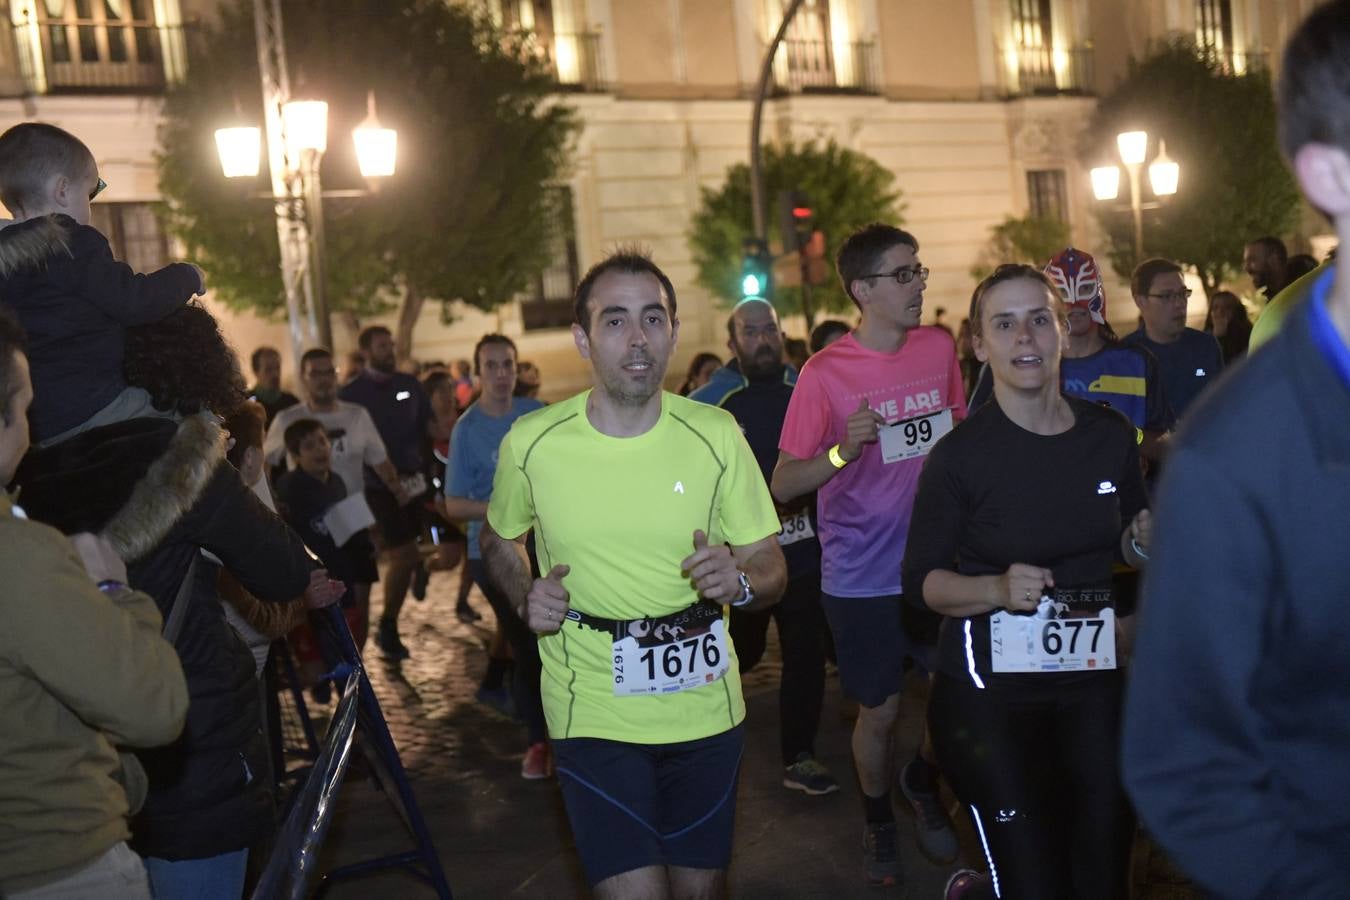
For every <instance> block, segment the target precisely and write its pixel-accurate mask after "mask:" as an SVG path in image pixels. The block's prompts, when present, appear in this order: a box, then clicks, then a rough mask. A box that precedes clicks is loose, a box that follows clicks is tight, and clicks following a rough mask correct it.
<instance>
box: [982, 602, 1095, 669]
mask: <svg viewBox="0 0 1350 900" xmlns="http://www.w3.org/2000/svg"><path fill="white" fill-rule="evenodd" d="M989 661H990V668H991V669H993V671H995V672H1083V671H1097V670H1105V669H1114V668H1116V613H1115V610H1113V609H1112V608H1111V607H1109V606H1107V607H1103V608H1101V609H1097V610H1094V611H1092V613H1090V614H1087V615H1072V614H1070V613H1069V608H1068V605H1067V604H1064V603H1057V602H1056V601H1054V600H1052V599H1050V598H1048V597H1045V598H1042V600H1041V605H1040V607H1039V608H1038V609H1037V610H1036V613H1035V614H1034V615H1014V614H1013V613H1010V612H1008V611H1006V610H1002V611H1000V612H998V613H996V614H995V615H993V616H991V617H990V619H989Z"/></svg>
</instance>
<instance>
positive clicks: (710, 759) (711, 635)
mask: <svg viewBox="0 0 1350 900" xmlns="http://www.w3.org/2000/svg"><path fill="white" fill-rule="evenodd" d="M575 314H576V324H574V325H573V326H572V333H573V336H574V338H575V340H576V344H577V349H578V351H579V352H580V353H581V356H582V357H583V358H584V359H587V360H589V361H590V363H591V367H592V369H593V370H594V372H595V380H596V386H595V388H593V389H592V390H590V391H587V392H585V393H582V394H580V395H578V396H576V397H573V398H572V399H570V400H566V401H563V402H561V403H557V404H555V405H553V406H550V407H547V408H545V409H542V410H538V411H537V412H534V413H531V414H529V415H527V416H525V417H523V418H521V419H519V420H517V421H516V423H515V424H514V425H513V426H512V428H511V431H510V433H509V434H507V436H506V438H505V439H504V440H503V441H502V444H501V449H500V450H499V452H498V464H497V472H496V477H495V480H494V482H493V489H492V500H491V502H490V503H489V505H488V510H487V521H486V523H485V525H484V527H483V534H482V548H483V558H484V560H485V561H486V563H487V567H488V572H489V574H490V576H491V577H492V578H493V580H494V581H495V582H496V583H497V584H498V585H499V586H500V587H501V588H502V589H503V590H504V591H505V593H506V594H507V596H508V597H510V599H511V602H512V603H513V604H514V606H515V607H516V609H517V610H519V611H520V613H521V616H522V618H524V619H525V621H526V622H527V623H528V624H529V626H530V627H531V628H532V629H534V630H535V631H536V632H538V633H539V634H540V635H541V638H540V640H539V655H540V657H541V659H542V662H543V677H542V694H543V700H544V713H545V717H546V718H547V720H548V728H549V736H550V737H551V738H552V739H553V747H554V755H555V759H556V761H557V772H558V778H559V782H560V784H561V786H562V789H563V798H564V801H565V803H566V806H567V811H568V818H569V819H570V820H571V823H572V831H573V834H574V836H575V838H576V844H577V850H578V852H579V853H580V855H581V860H582V865H583V867H584V869H585V871H586V877H587V880H588V881H589V882H590V883H591V885H592V886H593V888H594V890H595V896H596V897H598V898H602V900H604V898H620V897H634V896H643V897H646V896H653V897H656V896H673V897H676V898H683V897H688V898H693V897H706V896H717V895H720V894H721V893H722V889H723V886H724V882H725V870H726V867H727V865H728V863H729V862H730V859H731V831H732V821H733V819H734V812H735V795H736V781H737V776H738V772H739V763H740V757H741V751H742V747H743V741H744V738H743V733H742V728H741V722H742V720H743V719H744V718H745V703H744V700H743V699H742V696H741V684H740V676H739V674H738V667H737V665H736V658H735V651H734V649H733V648H732V645H731V642H730V640H728V638H727V633H726V622H727V611H726V608H727V607H729V606H736V607H739V608H746V609H751V610H753V609H762V608H765V607H768V606H770V605H772V604H773V603H775V602H777V600H778V598H779V596H780V595H781V594H782V591H783V588H784V585H785V583H786V579H787V569H786V565H785V564H784V561H783V554H782V551H781V550H779V548H778V542H777V534H778V528H779V522H778V517H777V515H776V514H775V512H774V506H773V501H772V499H771V498H770V496H769V492H768V490H767V488H766V487H765V485H764V479H763V477H762V476H761V474H760V471H759V466H758V465H757V464H756V462H755V458H754V455H753V454H752V453H751V451H750V447H749V446H748V445H747V444H746V442H745V438H744V437H743V436H742V435H741V432H740V429H739V427H738V426H737V425H736V422H735V420H734V419H733V418H732V417H731V416H730V414H728V413H727V412H726V411H724V410H721V409H718V408H716V407H712V406H708V405H706V404H702V403H696V402H694V401H692V400H687V399H685V398H683V397H678V396H676V395H673V394H669V393H665V392H663V391H662V390H661V384H662V380H663V378H664V376H665V372H666V367H667V365H668V364H669V361H670V356H671V352H672V351H673V349H674V347H675V341H676V337H677V335H678V333H679V321H678V319H676V317H675V290H674V288H673V286H672V285H671V283H670V279H669V278H667V277H666V275H665V273H663V272H662V271H661V270H660V269H659V268H657V266H656V265H655V264H654V263H653V262H652V261H651V260H650V259H648V258H647V257H645V256H641V255H638V254H634V253H619V254H616V255H614V256H611V257H609V258H608V259H606V260H604V261H603V262H601V263H599V264H597V265H596V266H594V267H593V268H592V269H591V270H590V271H589V272H587V274H586V276H585V277H584V278H583V279H582V280H581V283H580V284H579V285H578V286H577V293H576V307H575ZM531 529H533V530H534V532H535V538H536V548H537V551H538V555H539V563H540V569H541V570H547V571H548V575H547V576H546V577H545V578H541V579H531V577H530V570H529V564H528V561H527V558H526V555H525V548H524V540H525V536H526V534H527V533H528V532H529V531H530V530H531ZM574 601H575V602H574Z"/></svg>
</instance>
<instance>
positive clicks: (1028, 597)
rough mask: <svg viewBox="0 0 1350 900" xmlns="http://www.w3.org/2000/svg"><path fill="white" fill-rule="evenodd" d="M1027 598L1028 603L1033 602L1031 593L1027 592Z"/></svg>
mask: <svg viewBox="0 0 1350 900" xmlns="http://www.w3.org/2000/svg"><path fill="white" fill-rule="evenodd" d="M1025 598H1026V601H1027V602H1028V603H1030V602H1031V591H1027V592H1026V595H1025Z"/></svg>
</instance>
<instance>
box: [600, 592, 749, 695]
mask: <svg viewBox="0 0 1350 900" xmlns="http://www.w3.org/2000/svg"><path fill="white" fill-rule="evenodd" d="M693 612H694V614H693V615H682V616H681V619H680V620H677V622H674V623H672V622H663V621H662V620H653V619H637V620H634V621H631V622H625V623H623V625H624V627H625V628H626V629H627V632H628V633H627V634H626V635H625V636H624V637H622V638H620V639H618V640H616V641H614V643H613V663H614V672H613V674H614V694H615V696H618V697H624V696H642V695H646V694H673V693H676V692H678V691H687V690H689V689H690V688H696V687H702V686H703V685H705V684H712V683H713V682H714V681H717V680H718V679H720V678H721V677H722V676H724V675H726V674H727V671H728V670H729V669H730V668H731V653H730V652H729V650H728V645H727V632H726V626H725V625H724V624H723V622H722V612H721V608H720V607H715V606H711V605H708V604H702V605H700V606H697V607H695V608H694V610H693Z"/></svg>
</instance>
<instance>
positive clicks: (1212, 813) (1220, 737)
mask: <svg viewBox="0 0 1350 900" xmlns="http://www.w3.org/2000/svg"><path fill="white" fill-rule="evenodd" d="M1279 91H1280V136H1281V141H1282V143H1283V146H1284V151H1285V153H1286V154H1287V155H1288V157H1289V160H1290V162H1291V164H1292V167H1293V169H1294V170H1295V172H1296V173H1297V175H1298V178H1299V183H1300V184H1301V185H1302V187H1303V191H1304V193H1305V194H1306V195H1307V197H1308V199H1309V200H1310V201H1311V202H1312V204H1313V205H1314V206H1317V207H1318V208H1320V209H1321V210H1322V211H1323V212H1325V213H1326V214H1327V216H1328V217H1329V218H1330V219H1331V220H1332V221H1334V222H1335V225H1336V231H1337V233H1338V235H1339V237H1340V239H1341V241H1342V242H1345V241H1347V240H1350V0H1334V2H1331V3H1327V4H1325V5H1323V6H1321V7H1320V8H1319V9H1318V10H1317V11H1316V12H1314V13H1313V14H1312V15H1311V16H1309V17H1308V19H1307V20H1306V21H1305V22H1304V24H1303V26H1302V27H1301V28H1300V29H1299V30H1298V32H1297V33H1296V34H1295V35H1294V37H1293V38H1292V40H1291V41H1290V43H1289V46H1288V48H1287V49H1286V50H1285V53H1284V72H1283V76H1282V77H1281V78H1280V80H1279ZM1153 547H1154V552H1153V559H1152V560H1151V562H1150V566H1149V569H1148V573H1147V575H1146V578H1145V585H1144V597H1143V601H1142V605H1141V611H1140V634H1139V639H1138V648H1137V651H1136V653H1135V659H1134V664H1133V666H1132V669H1133V674H1132V679H1133V680H1132V684H1131V689H1130V693H1129V697H1128V700H1127V704H1126V721H1125V736H1124V748H1123V757H1124V773H1125V781H1126V785H1127V787H1128V788H1129V790H1130V792H1131V794H1132V795H1133V797H1134V800H1135V802H1136V803H1137V805H1138V808H1139V813H1140V815H1141V816H1142V818H1143V820H1144V822H1145V824H1146V825H1147V826H1148V828H1149V830H1150V832H1151V833H1152V834H1153V835H1155V836H1156V838H1157V839H1158V840H1159V841H1160V842H1161V843H1162V845H1163V846H1164V847H1165V848H1166V849H1167V851H1168V852H1169V853H1170V854H1171V855H1172V857H1173V858H1174V859H1175V860H1176V862H1177V863H1178V864H1179V865H1180V866H1181V867H1182V869H1184V870H1185V871H1186V872H1187V873H1188V874H1190V875H1191V876H1192V877H1193V878H1194V879H1195V880H1196V881H1198V882H1199V883H1200V884H1201V885H1203V887H1204V888H1206V889H1207V890H1208V891H1210V892H1213V893H1214V894H1215V895H1217V896H1221V897H1226V898H1231V897H1253V898H1254V897H1335V896H1345V895H1346V894H1347V893H1348V892H1350V877H1348V876H1350V864H1347V860H1350V803H1347V802H1346V799H1347V798H1350V691H1348V690H1347V686H1348V685H1350V653H1347V652H1346V648H1347V647H1350V603H1347V600H1350V567H1347V565H1346V562H1345V557H1346V550H1347V548H1348V547H1350V271H1347V270H1346V269H1345V268H1344V267H1343V266H1334V267H1331V268H1329V269H1328V270H1327V271H1326V272H1325V273H1323V275H1322V276H1321V277H1320V278H1319V279H1318V280H1317V282H1316V285H1315V286H1314V288H1313V290H1312V292H1311V295H1310V296H1309V298H1308V302H1306V303H1303V304H1301V305H1300V306H1299V307H1298V308H1297V309H1296V310H1295V311H1294V312H1292V313H1291V314H1290V318H1289V320H1288V321H1287V322H1286V324H1285V327H1284V329H1283V331H1282V332H1281V333H1280V334H1279V336H1278V337H1276V338H1275V339H1273V340H1272V341H1271V342H1270V343H1269V344H1268V345H1267V347H1266V349H1263V350H1262V351H1261V353H1259V354H1256V355H1255V356H1253V357H1251V358H1250V359H1249V360H1248V361H1247V362H1246V363H1244V364H1243V365H1242V366H1241V367H1240V368H1238V369H1236V370H1234V372H1233V373H1232V374H1231V375H1230V376H1228V377H1226V378H1225V379H1224V380H1223V382H1222V383H1221V384H1220V385H1219V386H1218V387H1217V388H1216V389H1215V390H1214V391H1213V392H1212V393H1209V394H1207V395H1206V396H1205V397H1204V398H1202V399H1201V401H1200V402H1199V403H1198V404H1197V405H1196V406H1195V407H1194V408H1193V409H1192V410H1191V411H1190V412H1189V414H1188V421H1187V422H1186V424H1185V425H1184V427H1183V428H1182V430H1181V432H1180V434H1179V435H1178V437H1177V440H1176V445H1175V447H1174V449H1173V452H1172V454H1171V456H1170V457H1169V460H1168V469H1167V471H1166V473H1165V474H1164V476H1163V483H1162V489H1161V493H1160V496H1159V501H1158V504H1157V524H1156V528H1155V537H1154V541H1153Z"/></svg>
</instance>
